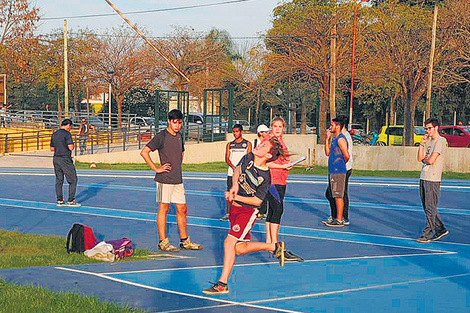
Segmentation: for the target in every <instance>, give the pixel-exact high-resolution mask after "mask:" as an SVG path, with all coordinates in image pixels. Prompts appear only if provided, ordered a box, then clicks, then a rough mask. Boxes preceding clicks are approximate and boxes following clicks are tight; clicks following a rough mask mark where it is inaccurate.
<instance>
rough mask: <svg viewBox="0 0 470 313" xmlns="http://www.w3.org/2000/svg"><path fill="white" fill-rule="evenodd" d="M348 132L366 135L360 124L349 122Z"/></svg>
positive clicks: (361, 135)
mask: <svg viewBox="0 0 470 313" xmlns="http://www.w3.org/2000/svg"><path fill="white" fill-rule="evenodd" d="M349 132H350V133H351V134H357V135H358V136H360V137H365V136H366V130H365V129H364V127H363V126H362V125H361V124H351V127H349Z"/></svg>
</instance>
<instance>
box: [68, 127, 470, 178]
mask: <svg viewBox="0 0 470 313" xmlns="http://www.w3.org/2000/svg"><path fill="white" fill-rule="evenodd" d="M244 137H245V138H246V139H248V140H250V141H253V139H255V138H256V135H255V134H245V135H244ZM227 139H230V140H232V139H233V136H232V135H231V134H228V135H227ZM284 139H285V141H286V144H287V146H288V147H289V150H290V152H291V153H292V154H293V155H292V157H291V159H292V160H296V159H297V158H298V157H300V156H305V157H307V160H306V161H304V162H302V163H301V165H304V166H313V165H319V166H327V165H328V159H327V157H326V156H325V152H324V146H323V145H317V144H315V143H316V136H315V135H285V136H284ZM227 142H228V141H221V142H212V143H187V144H186V146H185V148H186V151H185V154H184V163H206V162H223V161H224V157H225V146H226V144H227ZM417 151H418V148H417V147H380V146H354V149H353V156H354V168H355V169H361V170H395V171H419V170H421V164H420V163H419V162H418V161H417V160H416V154H417ZM139 153H140V151H139V150H132V151H123V152H113V153H102V154H90V155H81V156H77V157H75V159H76V160H78V161H80V162H96V163H144V160H143V159H142V158H141V157H140V155H139ZM152 158H153V160H154V161H155V162H159V161H158V153H157V152H154V153H152ZM444 170H445V171H450V172H460V173H470V149H466V148H449V149H448V154H447V158H446V161H445V165H444Z"/></svg>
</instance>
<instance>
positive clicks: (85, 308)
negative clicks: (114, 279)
mask: <svg viewBox="0 0 470 313" xmlns="http://www.w3.org/2000/svg"><path fill="white" fill-rule="evenodd" d="M0 312H11V313H23V312H24V313H30V312H35V313H50V312H74V313H90V312H93V313H101V312H102V313H126V312H135V313H139V312H142V313H143V312H145V311H142V310H134V309H132V308H130V307H119V306H118V305H116V304H114V303H110V302H105V301H101V300H99V299H97V298H95V297H89V296H84V295H78V294H74V293H70V292H68V293H57V292H52V291H49V290H47V289H44V288H39V287H35V286H18V285H14V284H10V283H6V282H5V281H4V280H0Z"/></svg>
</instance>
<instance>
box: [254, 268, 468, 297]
mask: <svg viewBox="0 0 470 313" xmlns="http://www.w3.org/2000/svg"><path fill="white" fill-rule="evenodd" d="M469 275H470V273H463V274H457V275H450V276H439V277H433V278H425V279H416V280H409V281H404V282H399V283H390V284H382V285H374V286H367V287H359V288H350V289H344V290H334V291H325V292H318V293H311V294H307V295H299V296H291V297H283V298H277V299H267V300H256V301H249V302H246V303H250V304H254V303H266V302H274V301H281V300H295V299H303V298H318V297H323V296H330V295H335V294H342V293H348V292H355V291H363V290H370V289H380V288H386V287H393V286H401V285H409V284H414V283H423V282H429V281H436V280H443V279H450V278H457V277H465V276H469Z"/></svg>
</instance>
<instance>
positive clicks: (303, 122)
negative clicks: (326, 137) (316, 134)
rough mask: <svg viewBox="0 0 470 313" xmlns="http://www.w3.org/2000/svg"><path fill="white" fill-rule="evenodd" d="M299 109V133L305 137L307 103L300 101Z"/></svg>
mask: <svg viewBox="0 0 470 313" xmlns="http://www.w3.org/2000/svg"><path fill="white" fill-rule="evenodd" d="M300 108H301V110H300V133H301V134H303V135H305V133H306V129H307V125H306V124H307V103H306V102H305V101H303V100H302V102H301V103H300ZM296 130H297V129H296Z"/></svg>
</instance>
